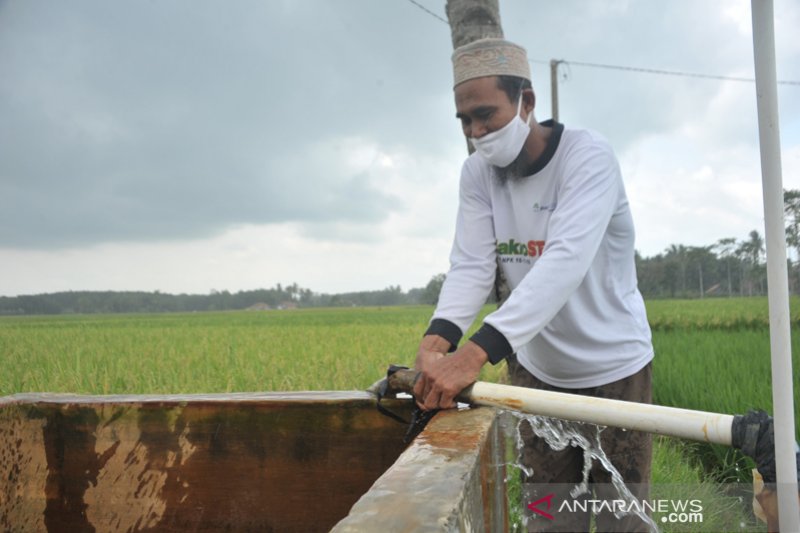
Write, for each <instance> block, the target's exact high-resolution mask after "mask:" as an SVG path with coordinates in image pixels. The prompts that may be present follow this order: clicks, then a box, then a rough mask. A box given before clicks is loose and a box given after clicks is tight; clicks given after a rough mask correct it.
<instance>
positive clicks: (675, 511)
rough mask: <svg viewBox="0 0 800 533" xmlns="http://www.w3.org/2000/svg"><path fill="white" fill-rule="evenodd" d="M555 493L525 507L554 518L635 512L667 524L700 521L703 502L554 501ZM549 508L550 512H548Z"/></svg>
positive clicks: (664, 500) (681, 500)
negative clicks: (585, 514)
mask: <svg viewBox="0 0 800 533" xmlns="http://www.w3.org/2000/svg"><path fill="white" fill-rule="evenodd" d="M554 498H555V493H551V494H548V495H546V496H543V497H541V498H539V499H538V500H536V501H534V502H531V503H529V504H528V506H527V507H528V509H530V510H531V511H532V512H533V513H535V514H537V515H539V516H542V517H544V518H546V519H547V520H557V515H558V514H561V513H578V512H580V513H586V512H591V513H593V514H597V513H600V512H603V511H605V512H609V513H613V514H615V515H618V516H619V515H624V514H638V515H640V516H642V515H645V514H647V515H650V516H653V517H654V518H656V519H658V520H660V521H661V522H662V523H665V524H667V523H669V524H702V523H703V502H702V501H701V500H698V499H691V500H684V499H678V500H675V499H656V500H641V501H639V500H636V499H634V500H622V499H620V500H602V499H590V498H586V499H565V500H564V501H562V502H560V503H558V502H556V503H554V502H553V499H554ZM551 509H552V511H551Z"/></svg>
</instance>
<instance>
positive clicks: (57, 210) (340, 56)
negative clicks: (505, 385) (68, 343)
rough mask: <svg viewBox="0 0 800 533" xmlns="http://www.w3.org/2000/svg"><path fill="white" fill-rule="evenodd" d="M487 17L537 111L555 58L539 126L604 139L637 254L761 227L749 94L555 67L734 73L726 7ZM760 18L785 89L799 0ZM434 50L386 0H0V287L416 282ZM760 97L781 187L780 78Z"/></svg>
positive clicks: (342, 287) (786, 141)
mask: <svg viewBox="0 0 800 533" xmlns="http://www.w3.org/2000/svg"><path fill="white" fill-rule="evenodd" d="M418 3H420V4H421V5H423V6H425V7H426V8H427V9H429V10H430V11H431V12H432V13H433V14H436V15H438V16H440V17H442V18H445V12H444V0H418ZM500 4H501V17H502V23H503V27H504V31H505V34H506V37H507V38H509V39H511V40H514V41H516V42H518V43H520V44H522V45H523V46H525V47H526V48H527V49H528V53H529V57H530V59H531V61H532V73H533V76H534V89H535V91H536V93H537V107H536V117H537V119H539V120H545V119H547V118H549V117H550V116H551V109H550V81H549V67H548V66H547V64H546V63H547V61H549V60H550V59H563V60H566V61H567V62H568V63H567V64H565V66H563V67H562V70H561V73H562V79H561V81H560V85H559V87H560V88H559V99H560V116H561V121H562V122H564V123H566V124H567V126H569V127H587V128H591V129H594V130H597V131H599V132H600V133H602V134H603V135H605V136H606V137H607V138H609V140H610V141H611V143H612V144H613V146H614V147H615V149H616V150H617V154H618V156H619V159H620V162H621V164H622V168H623V172H624V178H625V181H626V187H627V190H628V195H629V197H630V200H631V204H632V207H633V212H634V219H635V221H636V225H637V248H638V250H639V251H640V252H641V253H642V254H644V255H646V256H648V255H653V254H656V253H659V252H661V251H663V250H664V249H665V248H666V247H668V246H669V245H670V244H673V243H681V244H686V245H707V244H712V243H714V242H715V241H717V240H718V239H720V238H723V237H735V238H738V239H744V238H746V236H747V233H748V232H749V231H750V230H752V229H756V230H758V231H759V232H762V233H763V214H762V203H761V177H760V166H759V153H758V131H757V119H756V99H755V85H754V84H753V83H747V82H737V81H721V80H712V79H703V78H697V77H685V76H683V77H682V76H666V75H657V74H648V73H642V72H636V71H630V70H620V69H612V68H598V67H589V66H584V65H579V64H578V63H598V64H605V65H618V66H626V67H637V68H649V69H663V70H670V71H681V72H687V73H701V74H712V75H720V76H730V77H746V78H749V77H753V54H752V35H751V26H750V12H749V10H750V7H749V5H750V4H749V2H748V1H747V0H673V1H671V2H661V1H655V0H613V1H611V0H562V1H560V2H551V1H547V0H500ZM775 15H776V39H777V72H778V78H779V79H780V80H787V81H795V82H797V81H798V80H800V40H798V39H797V38H796V29H797V28H798V27H800V4H798V2H797V1H796V0H775ZM451 50H452V48H451V41H450V30H449V27H448V26H447V24H445V23H444V22H443V21H442V20H439V19H438V18H436V17H435V16H433V15H431V14H429V13H426V12H425V11H423V10H422V9H420V8H419V7H417V6H415V5H414V4H412V3H411V2H409V1H408V0H380V1H375V0H337V1H335V2H333V1H323V0H250V1H248V0H239V1H236V2H222V1H213V2H212V1H197V0H171V1H161V2H159V1H149V2H145V1H133V0H129V1H117V2H107V1H105V0H93V1H89V0H71V1H70V2H62V1H58V0H51V1H45V0H24V1H22V0H0V295H17V294H36V293H42V292H53V291H61V290H106V289H110V290H147V291H153V290H160V291H162V292H173V293H179V292H189V293H207V292H209V291H210V290H212V289H215V290H225V289H227V290H230V291H238V290H245V289H255V288H259V287H270V286H273V285H274V284H275V283H283V284H286V283H292V282H296V283H298V284H299V285H301V286H303V287H307V288H311V289H312V290H315V291H317V292H344V291H351V290H372V289H382V288H384V287H387V286H389V285H398V284H399V285H400V286H401V287H402V288H403V289H404V290H407V289H409V288H412V287H418V286H423V285H425V284H426V283H427V281H428V280H429V279H430V277H431V276H432V275H434V274H436V273H438V272H444V271H445V270H446V269H447V264H448V262H447V261H448V259H447V258H448V252H449V248H450V242H451V237H452V232H453V226H454V219H455V211H456V200H457V186H458V173H459V169H460V166H461V162H462V160H463V158H464V156H465V153H466V148H465V143H464V140H463V138H462V136H461V132H460V128H459V125H458V123H457V121H456V120H455V118H454V113H455V109H454V104H453V100H452V89H451V79H452V78H451V72H450V53H451ZM570 62H571V63H570ZM778 97H779V105H780V113H781V125H780V126H781V136H782V154H783V180H784V187H786V188H800V85H798V84H783V85H779V89H778Z"/></svg>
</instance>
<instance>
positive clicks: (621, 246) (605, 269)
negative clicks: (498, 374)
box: [432, 124, 653, 388]
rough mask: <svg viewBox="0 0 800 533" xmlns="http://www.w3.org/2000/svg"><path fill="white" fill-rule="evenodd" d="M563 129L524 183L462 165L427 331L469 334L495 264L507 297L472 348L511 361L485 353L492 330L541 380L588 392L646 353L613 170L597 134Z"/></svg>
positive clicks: (624, 211) (623, 206)
mask: <svg viewBox="0 0 800 533" xmlns="http://www.w3.org/2000/svg"><path fill="white" fill-rule="evenodd" d="M562 128H563V126H561V125H560V124H554V130H553V134H552V135H551V138H550V142H549V143H548V148H547V149H546V150H545V153H544V154H543V156H542V158H540V160H539V161H537V163H539V165H538V166H539V167H540V168H538V169H537V171H536V172H535V173H534V174H532V175H531V176H528V177H525V178H523V179H521V180H516V181H510V182H508V183H507V184H505V185H502V184H500V183H499V181H498V180H497V178H496V177H495V176H494V175H493V171H492V168H491V166H490V165H489V164H488V163H487V162H486V161H485V160H484V159H483V158H482V157H481V156H480V155H478V154H473V155H472V156H470V157H469V158H468V159H467V160H466V161H465V163H464V166H463V168H462V173H461V184H460V202H459V209H458V218H457V222H456V234H455V239H454V243H453V248H452V252H451V256H450V262H451V268H450V271H449V272H448V274H447V277H446V280H445V283H444V285H443V287H442V291H441V293H440V296H439V303H438V306H437V308H436V311H435V312H434V315H433V320H432V323H434V322H439V323H440V324H441V323H442V322H444V323H450V324H453V325H455V326H457V328H458V329H459V330H460V332H462V333H463V332H465V331H467V329H468V328H469V326H470V325H471V324H472V322H473V321H474V320H475V317H476V316H477V314H478V312H479V311H480V309H481V307H482V305H483V304H484V302H485V301H486V298H487V296H488V294H489V291H490V290H491V289H492V286H493V283H494V276H495V267H496V261H497V260H498V259H499V261H500V264H501V265H502V269H503V271H504V273H505V276H506V279H507V281H508V283H509V285H510V287H511V289H512V292H511V296H510V297H509V298H508V300H507V301H506V302H505V303H504V304H503V306H502V307H501V308H500V309H498V310H497V311H495V312H493V313H491V314H490V315H488V316H487V317H486V318H485V321H484V327H483V328H482V329H481V331H480V332H479V334H478V335H476V336H475V337H473V340H475V341H476V342H478V343H479V344H481V345H482V346H483V347H484V349H487V348H488V349H487V351H489V352H490V353H489V355H490V359H492V360H493V361H496V360H499V359H500V358H502V357H504V356H506V355H508V353H503V354H500V357H497V354H492V353H491V351H492V350H493V349H494V348H493V346H497V343H496V342H494V341H492V342H488V343H487V342H486V339H487V334H488V338H489V340H492V339H491V337H492V336H495V337H496V336H498V333H499V335H500V336H501V337H502V338H504V339H505V341H506V343H507V344H506V343H504V342H502V338H501V339H500V345H504V346H507V347H509V348H510V350H512V351H513V352H516V354H517V358H518V360H519V362H520V364H522V365H523V366H524V367H525V368H526V369H527V370H528V371H529V372H531V373H532V374H533V375H535V376H536V377H538V378H539V379H541V380H542V381H545V382H547V383H550V384H552V385H555V386H559V387H565V388H586V387H595V386H598V385H603V384H607V383H611V382H613V381H616V380H618V379H622V378H624V377H627V376H630V375H632V374H634V373H635V372H637V371H638V370H640V369H641V368H642V367H644V366H645V365H646V364H647V363H648V362H649V361H650V360H651V359H652V358H653V347H652V344H651V336H650V328H649V325H648V323H647V317H646V313H645V307H644V302H643V300H642V296H641V294H640V293H639V291H638V289H637V284H636V268H635V264H634V227H633V220H632V218H631V213H630V209H629V205H628V200H627V197H626V195H625V189H624V186H623V183H622V177H621V174H620V170H619V164H618V162H617V160H616V157H615V156H614V153H613V151H612V149H611V147H610V146H609V145H608V143H607V142H606V141H605V140H604V139H603V138H602V137H600V136H599V135H597V134H595V133H593V132H590V131H586V130H572V129H563V131H562ZM486 324H488V327H487V326H486ZM479 336H480V337H481V338H482V339H483V342H479V341H478V339H477V337H479ZM495 341H496V339H495ZM456 342H457V341H456ZM509 353H511V352H509Z"/></svg>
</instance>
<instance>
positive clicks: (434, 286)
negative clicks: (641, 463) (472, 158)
mask: <svg viewBox="0 0 800 533" xmlns="http://www.w3.org/2000/svg"><path fill="white" fill-rule="evenodd" d="M784 214H785V220H786V244H787V247H788V248H789V249H790V250H793V251H794V254H793V255H794V256H795V260H794V261H792V260H791V259H789V260H788V268H789V289H790V290H791V291H792V293H800V190H787V191H784ZM636 269H637V273H638V276H639V290H640V291H641V292H642V294H643V295H644V297H645V298H705V297H712V296H713V297H724V296H758V295H763V294H766V290H767V279H766V264H765V245H764V239H763V237H762V236H761V234H759V232H758V231H757V230H753V231H751V232H750V234H749V235H748V236H747V237H746V238H744V239H742V240H737V239H736V238H733V237H728V238H724V239H719V240H718V241H717V242H716V243H714V244H711V245H708V246H685V245H683V244H672V245H670V246H669V247H668V248H667V249H666V250H664V252H662V253H659V254H656V255H655V256H652V257H642V256H640V255H639V254H638V253H637V254H636ZM444 279H445V275H444V274H436V275H435V276H433V277H432V278H431V279H430V281H429V282H428V284H427V285H426V286H425V287H420V288H414V289H410V290H409V291H407V292H404V291H403V290H402V289H401V288H400V286H399V285H396V286H389V287H387V288H385V289H383V290H378V291H361V292H349V293H342V294H322V293H316V292H313V291H312V290H311V289H306V288H302V287H299V286H298V285H297V283H292V284H291V285H286V286H283V285H281V284H280V283H279V284H277V285H275V287H273V288H271V289H256V290H250V291H239V292H236V293H231V292H228V291H226V290H224V291H217V290H213V289H212V290H211V291H210V292H209V294H167V293H162V292H159V291H155V292H116V291H70V292H58V293H52V294H37V295H30V296H14V297H11V296H0V315H52V314H72V313H80V314H88V313H164V312H193V311H229V310H241V309H287V308H294V307H353V306H381V305H414V304H429V305H434V304H436V302H437V301H438V298H439V291H440V290H441V287H442V283H444ZM491 300H492V298H490V301H491Z"/></svg>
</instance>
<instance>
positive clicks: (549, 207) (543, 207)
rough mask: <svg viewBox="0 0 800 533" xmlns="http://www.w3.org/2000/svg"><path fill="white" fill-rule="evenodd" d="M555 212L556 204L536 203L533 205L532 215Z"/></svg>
mask: <svg viewBox="0 0 800 533" xmlns="http://www.w3.org/2000/svg"><path fill="white" fill-rule="evenodd" d="M555 210H556V203H555V202H550V203H549V204H540V203H539V202H536V203H535V204H533V212H534V213H539V212H541V211H551V212H552V211H555Z"/></svg>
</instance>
